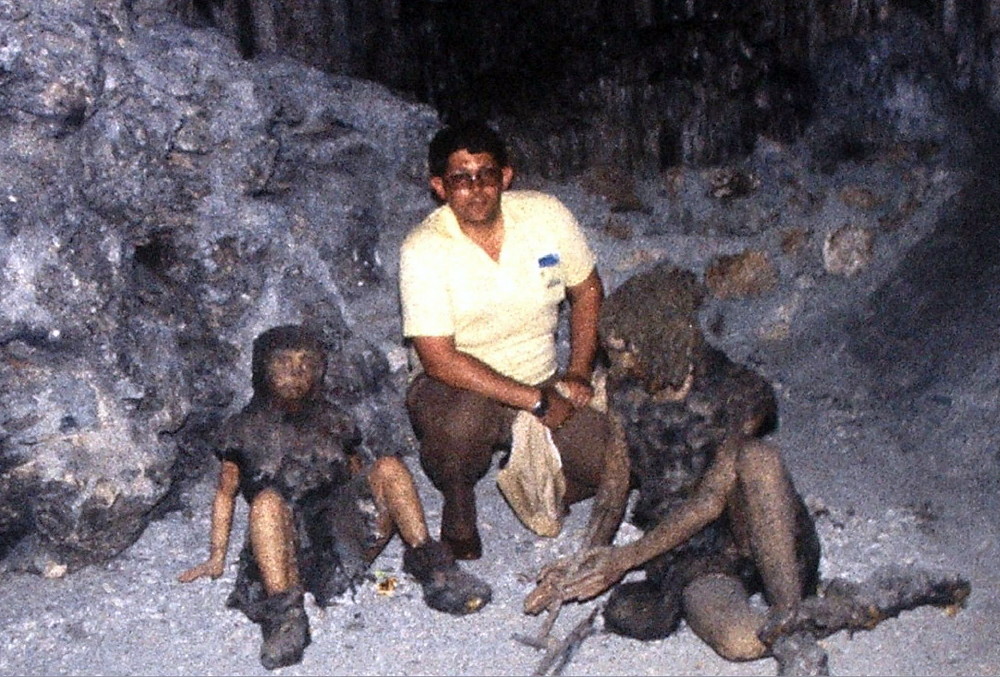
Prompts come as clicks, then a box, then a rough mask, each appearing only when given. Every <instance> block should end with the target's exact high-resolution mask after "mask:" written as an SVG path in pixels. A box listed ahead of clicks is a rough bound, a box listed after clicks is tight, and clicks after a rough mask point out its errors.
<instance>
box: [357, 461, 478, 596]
mask: <svg viewBox="0 0 1000 677" xmlns="http://www.w3.org/2000/svg"><path fill="white" fill-rule="evenodd" d="M368 483H369V486H370V487H371V490H372V496H373V497H374V499H375V507H376V508H377V509H378V513H379V514H378V520H379V526H378V529H379V534H380V536H381V537H382V538H381V539H380V542H379V543H378V544H377V545H376V546H375V547H374V548H373V549H372V550H371V551H370V554H371V556H372V557H373V558H374V556H375V555H377V553H378V550H380V549H381V548H382V547H383V546H384V545H385V542H386V541H388V539H389V538H390V537H391V536H392V534H393V532H394V531H396V530H398V531H399V534H400V537H401V538H402V539H403V542H404V543H406V551H405V552H404V554H403V570H404V571H406V573H408V574H410V575H411V576H413V577H414V578H416V579H417V581H418V582H419V583H420V585H421V586H422V587H423V591H424V601H425V602H426V603H427V605H428V606H429V607H431V608H432V609H437V610H438V611H444V612H445V613H450V614H454V615H463V614H469V613H473V612H476V611H479V610H480V609H481V608H483V607H484V606H486V604H488V603H489V602H490V600H491V599H492V598H493V591H492V590H491V589H490V586H489V585H487V584H486V583H485V582H484V581H482V580H480V579H479V578H476V577H475V576H473V575H472V574H469V573H468V572H466V571H463V570H462V569H461V568H460V567H459V565H458V563H457V562H456V561H455V556H454V555H453V554H452V552H451V549H450V548H449V547H448V546H446V545H444V544H443V543H441V542H440V541H435V540H434V539H432V538H431V537H430V534H429V533H428V530H427V521H426V519H425V517H424V509H423V505H422V504H421V503H420V496H419V495H418V493H417V487H416V484H415V483H414V481H413V475H412V474H411V473H410V470H409V468H407V467H406V465H405V464H404V463H403V462H402V461H401V460H400V459H399V458H396V457H392V456H386V457H382V458H379V459H378V460H377V461H376V462H375V464H374V466H373V467H372V469H371V470H370V471H369V473H368Z"/></svg>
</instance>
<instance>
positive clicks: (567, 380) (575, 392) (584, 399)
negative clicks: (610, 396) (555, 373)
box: [556, 374, 594, 409]
mask: <svg viewBox="0 0 1000 677" xmlns="http://www.w3.org/2000/svg"><path fill="white" fill-rule="evenodd" d="M556 389H557V390H558V391H559V394H560V395H562V396H563V397H565V398H566V399H568V400H569V401H570V402H572V403H573V406H574V407H576V408H577V409H580V408H581V407H586V406H587V405H588V404H590V400H591V399H592V398H593V397H594V388H593V386H592V385H591V384H590V379H587V378H584V377H583V376H577V375H575V374H566V375H564V376H561V377H560V378H559V380H558V381H557V382H556Z"/></svg>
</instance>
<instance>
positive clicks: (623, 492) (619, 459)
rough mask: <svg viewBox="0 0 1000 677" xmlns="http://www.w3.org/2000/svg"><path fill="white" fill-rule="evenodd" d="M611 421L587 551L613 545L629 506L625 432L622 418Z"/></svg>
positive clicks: (586, 533) (586, 538)
mask: <svg viewBox="0 0 1000 677" xmlns="http://www.w3.org/2000/svg"><path fill="white" fill-rule="evenodd" d="M608 419H609V421H610V423H611V441H610V444H609V445H608V449H607V451H606V453H605V458H604V468H603V470H602V471H601V472H602V474H601V483H600V485H598V487H597V495H596V496H594V507H593V508H592V509H591V512H590V520H589V522H588V523H587V528H586V530H585V531H584V536H583V541H582V545H583V547H584V548H594V547H598V546H603V545H610V544H611V542H612V541H613V540H614V537H615V532H617V531H618V527H619V526H620V525H621V522H622V518H623V517H624V516H625V508H626V506H627V505H628V492H629V480H630V475H631V463H630V462H629V455H628V442H627V440H626V439H625V428H624V426H623V425H622V422H621V418H620V417H619V416H618V414H616V413H614V412H608Z"/></svg>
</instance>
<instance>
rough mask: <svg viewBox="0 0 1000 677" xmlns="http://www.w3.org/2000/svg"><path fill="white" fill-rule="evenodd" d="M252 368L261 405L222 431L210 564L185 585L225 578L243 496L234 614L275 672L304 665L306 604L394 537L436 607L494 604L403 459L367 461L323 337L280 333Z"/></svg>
mask: <svg viewBox="0 0 1000 677" xmlns="http://www.w3.org/2000/svg"><path fill="white" fill-rule="evenodd" d="M252 360H253V362H252V369H253V397H252V399H251V401H250V403H249V404H247V406H246V407H245V408H244V409H243V410H242V411H240V412H239V413H238V414H235V415H234V416H232V417H230V418H229V419H228V420H227V421H226V423H225V425H224V426H223V427H222V429H221V431H220V433H221V434H220V438H219V445H218V452H217V453H218V455H219V458H220V460H221V469H220V474H219V481H218V487H217V490H216V494H215V499H214V501H213V504H212V522H211V534H210V555H209V557H208V559H207V560H206V561H204V562H203V563H201V564H199V565H197V566H195V567H192V568H191V569H188V570H187V571H185V572H183V573H182V574H180V576H179V577H178V580H180V581H181V582H183V583H188V582H191V581H194V580H196V579H198V578H202V577H205V576H209V577H211V578H218V577H219V576H221V575H222V573H223V569H224V566H225V557H226V552H227V549H228V545H229V536H230V532H231V528H232V519H233V508H234V505H235V498H236V494H237V492H238V491H239V492H241V493H242V494H243V497H244V499H245V500H246V501H247V504H248V505H249V507H250V512H249V528H248V532H247V535H246V539H245V542H244V545H243V549H242V551H241V553H240V560H239V567H238V572H237V579H236V586H235V589H234V590H233V592H232V593H231V594H230V596H229V599H228V601H227V606H230V607H235V608H238V609H240V610H241V611H243V612H244V613H245V614H246V615H247V617H248V618H249V619H250V620H251V621H253V622H255V623H258V624H260V626H261V631H262V634H263V643H262V646H261V652H260V660H261V663H262V664H263V665H264V667H265V668H267V669H275V668H279V667H283V666H286V665H291V664H294V663H298V662H299V661H301V660H302V655H303V651H304V650H305V648H306V646H307V645H308V644H309V642H310V634H309V621H308V617H307V615H306V611H305V608H304V606H303V594H304V593H305V592H311V593H312V594H313V597H314V599H315V601H316V604H317V605H319V606H321V607H325V606H327V605H328V604H329V603H330V602H331V601H332V600H333V599H334V598H335V597H337V596H338V595H340V594H342V593H343V592H345V591H347V590H348V589H351V588H353V587H354V586H355V585H356V584H357V583H359V582H360V581H361V580H362V579H363V578H364V577H365V575H366V573H367V571H368V567H369V565H370V564H371V562H372V561H373V560H374V559H375V557H376V556H377V555H378V554H379V553H380V552H381V551H382V549H383V548H384V547H385V545H386V544H387V543H388V542H389V540H390V538H391V537H392V535H393V534H394V533H395V532H396V531H398V532H399V534H400V536H401V538H402V539H403V541H404V543H405V552H404V556H403V570H404V571H405V572H406V573H408V574H410V575H412V576H413V577H414V578H415V579H416V580H417V581H418V582H419V583H420V585H421V586H422V588H423V596H424V601H425V602H426V603H427V605H428V606H430V607H432V608H434V609H436V610H439V611H443V612H446V613H449V614H454V615H462V614H468V613H473V612H476V611H478V610H479V609H481V608H482V607H483V606H485V605H486V604H487V603H489V602H490V600H491V598H492V591H491V589H490V587H489V586H488V585H487V584H486V583H485V582H483V581H482V580H480V579H479V578H477V577H475V576H473V575H471V574H469V573H468V572H465V571H463V570H462V569H461V568H460V567H459V565H458V564H457V563H456V562H455V559H454V557H453V556H452V555H451V551H450V550H449V549H448V548H447V547H445V546H443V545H442V544H441V543H440V542H439V541H435V540H433V539H431V538H430V536H429V533H428V530H427V523H426V521H425V518H424V510H423V506H422V505H421V502H420V497H419V495H418V493H417V489H416V486H415V485H414V482H413V476H412V475H411V474H410V471H409V469H408V468H407V467H406V465H405V464H404V463H403V462H402V460H401V459H399V458H397V457H395V456H383V457H380V458H377V459H375V460H374V461H369V460H368V459H365V458H364V457H363V456H362V453H363V450H362V449H361V448H359V446H360V445H359V442H360V439H359V434H358V432H357V429H356V427H355V425H354V423H353V421H352V420H351V419H350V418H349V417H348V416H347V415H346V414H344V413H343V412H341V411H340V410H339V409H338V408H336V407H335V406H334V405H333V404H331V403H330V402H328V401H327V400H326V399H325V398H324V397H323V394H322V390H323V388H322V386H323V378H324V374H325V372H326V350H325V349H324V346H323V343H322V341H321V340H320V338H319V336H318V335H317V334H315V333H314V332H312V331H310V330H308V329H307V328H305V327H302V326H298V325H287V326H280V327H275V328H272V329H270V330H268V331H266V332H264V333H263V334H261V335H260V336H258V337H257V339H256V340H255V341H254V345H253V358H252Z"/></svg>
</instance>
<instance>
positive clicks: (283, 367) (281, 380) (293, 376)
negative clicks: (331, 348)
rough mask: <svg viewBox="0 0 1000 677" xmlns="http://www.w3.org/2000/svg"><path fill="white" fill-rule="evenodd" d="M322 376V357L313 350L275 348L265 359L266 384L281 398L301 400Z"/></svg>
mask: <svg viewBox="0 0 1000 677" xmlns="http://www.w3.org/2000/svg"><path fill="white" fill-rule="evenodd" d="M322 377H323V357H322V355H319V354H317V353H316V352H315V351H313V350H303V349H282V350H276V351H275V352H274V353H272V354H271V357H270V359H269V360H268V361H267V384H268V386H269V387H270V390H271V393H272V394H273V395H274V396H275V397H278V398H280V399H282V400H301V399H302V398H304V397H305V396H307V395H308V394H309V393H310V392H312V390H313V388H314V387H315V386H316V385H318V383H319V380H320V379H321V378H322Z"/></svg>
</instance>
